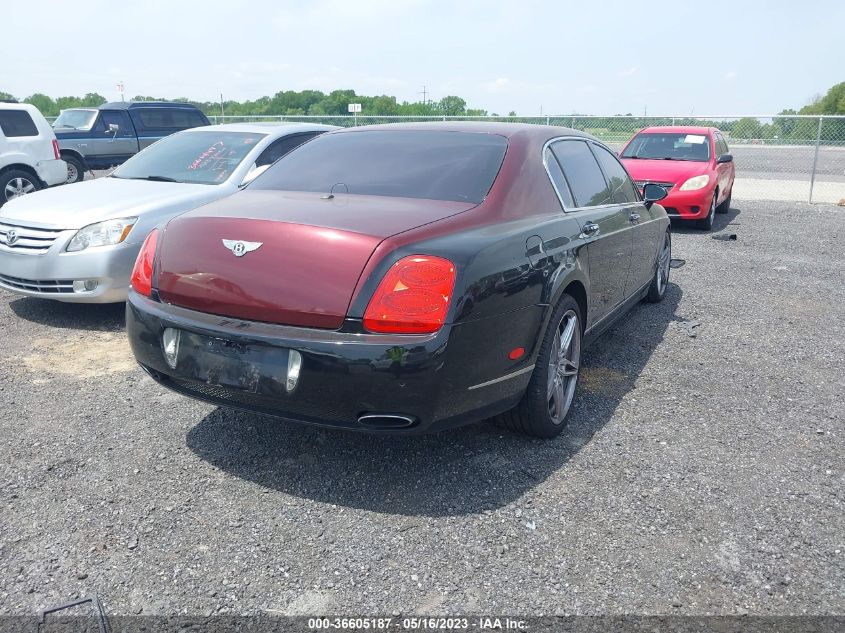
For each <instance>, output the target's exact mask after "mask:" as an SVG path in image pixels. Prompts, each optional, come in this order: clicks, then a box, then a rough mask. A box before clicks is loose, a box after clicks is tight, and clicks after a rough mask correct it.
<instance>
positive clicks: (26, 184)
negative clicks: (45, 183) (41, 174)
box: [3, 178, 38, 200]
mask: <svg viewBox="0 0 845 633" xmlns="http://www.w3.org/2000/svg"><path fill="white" fill-rule="evenodd" d="M33 191H38V189H37V188H36V186H35V185H34V184H33V183H32V181H31V180H28V179H27V178H12V179H11V180H10V181H9V182H8V183H7V184H6V189H5V191H4V192H3V193H4V195H5V196H6V200H12V199H13V198H19V197H20V196H25V195H26V194H28V193H32V192H33Z"/></svg>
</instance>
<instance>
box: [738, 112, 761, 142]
mask: <svg viewBox="0 0 845 633" xmlns="http://www.w3.org/2000/svg"><path fill="white" fill-rule="evenodd" d="M731 134H732V135H733V136H734V138H760V121H758V120H757V119H752V118H751V117H744V118H742V119H740V120H739V121H737V122H736V123H734V124H733V129H732V130H731Z"/></svg>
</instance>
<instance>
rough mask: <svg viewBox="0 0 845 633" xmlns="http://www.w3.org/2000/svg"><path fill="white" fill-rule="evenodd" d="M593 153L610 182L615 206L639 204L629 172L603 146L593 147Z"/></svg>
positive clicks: (611, 195)
mask: <svg viewBox="0 0 845 633" xmlns="http://www.w3.org/2000/svg"><path fill="white" fill-rule="evenodd" d="M593 152H594V153H595V155H596V158H597V159H598V161H599V165H601V168H602V169H603V170H604V175H605V176H607V179H608V181H610V199H611V202H613V203H614V204H625V203H628V202H639V200H640V199H639V196H637V190H636V188H635V187H634V183H633V182H631V178H630V176H628V172H627V171H625V168H624V167H623V166H622V165H621V163H620V162H619V161H618V160H616V156H614V155H613V154H611V153H610V152H608V151H607V150H606V149H605V148H603V147H602V146H601V145H595V144H594V145H593Z"/></svg>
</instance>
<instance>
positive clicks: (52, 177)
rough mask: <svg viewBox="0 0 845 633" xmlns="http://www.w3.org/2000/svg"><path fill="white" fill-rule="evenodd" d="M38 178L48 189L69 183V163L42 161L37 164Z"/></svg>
mask: <svg viewBox="0 0 845 633" xmlns="http://www.w3.org/2000/svg"><path fill="white" fill-rule="evenodd" d="M35 171H36V172H37V173H38V177H39V178H40V179H41V180H42V181H43V182H44V184H45V185H47V186H48V187H53V186H55V185H61V184H63V183H65V182H67V163H66V162H65V161H63V160H60V159H59V160H42V161H39V162H38V163H36V164H35Z"/></svg>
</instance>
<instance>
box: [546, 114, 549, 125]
mask: <svg viewBox="0 0 845 633" xmlns="http://www.w3.org/2000/svg"><path fill="white" fill-rule="evenodd" d="M548 124H549V117H548V116H547V117H546V125H548Z"/></svg>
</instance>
